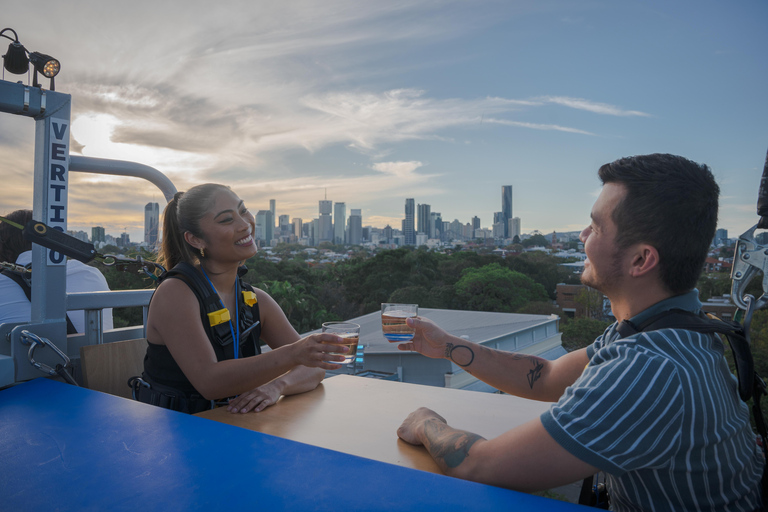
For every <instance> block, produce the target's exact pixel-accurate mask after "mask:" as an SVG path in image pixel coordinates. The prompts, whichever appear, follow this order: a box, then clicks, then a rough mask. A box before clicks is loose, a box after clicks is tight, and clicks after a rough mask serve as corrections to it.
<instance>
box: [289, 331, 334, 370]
mask: <svg viewBox="0 0 768 512" xmlns="http://www.w3.org/2000/svg"><path fill="white" fill-rule="evenodd" d="M342 343H344V338H342V337H341V336H336V335H335V334H328V333H318V334H310V335H309V336H307V337H305V338H301V339H300V340H298V341H295V342H294V343H291V344H290V345H287V347H290V349H291V350H293V355H294V359H295V361H296V364H297V365H303V366H308V367H310V368H322V369H323V370H338V369H339V368H341V364H338V363H336V362H334V361H338V362H341V361H343V360H344V356H342V355H341V354H342V353H346V352H349V347H348V346H345V345H342Z"/></svg>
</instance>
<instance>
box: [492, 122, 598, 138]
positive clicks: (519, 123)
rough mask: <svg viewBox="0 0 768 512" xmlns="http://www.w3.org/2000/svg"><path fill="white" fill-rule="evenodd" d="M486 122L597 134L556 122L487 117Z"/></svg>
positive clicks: (534, 128) (533, 128)
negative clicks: (541, 122) (528, 121)
mask: <svg viewBox="0 0 768 512" xmlns="http://www.w3.org/2000/svg"><path fill="white" fill-rule="evenodd" d="M484 122H486V123H495V124H503V125H506V126H519V127H521V128H531V129H532V130H554V131H558V132H568V133H579V134H582V135H595V134H594V133H592V132H588V131H586V130H579V129H578V128H569V127H567V126H560V125H556V124H540V123H525V122H522V121H509V120H507V119H493V118H490V119H485V120H484Z"/></svg>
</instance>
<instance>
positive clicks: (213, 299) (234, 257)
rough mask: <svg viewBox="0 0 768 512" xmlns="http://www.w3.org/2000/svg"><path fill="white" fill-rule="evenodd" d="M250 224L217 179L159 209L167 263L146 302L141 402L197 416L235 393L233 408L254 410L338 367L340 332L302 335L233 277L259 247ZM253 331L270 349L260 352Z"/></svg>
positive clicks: (272, 305) (234, 197) (138, 389)
mask: <svg viewBox="0 0 768 512" xmlns="http://www.w3.org/2000/svg"><path fill="white" fill-rule="evenodd" d="M254 227H255V225H254V218H253V215H251V213H250V212H249V211H248V209H247V208H246V207H245V205H244V204H243V201H242V200H240V198H239V197H238V196H237V195H236V194H235V193H234V192H232V191H231V190H230V189H229V188H228V187H225V186H223V185H216V184H205V185H199V186H197V187H194V188H192V189H190V190H189V191H187V192H186V193H184V192H179V193H177V194H176V196H175V197H174V198H173V200H172V201H171V202H169V203H168V205H167V206H166V208H165V212H164V218H163V242H162V247H161V250H160V262H161V263H162V264H163V265H164V266H165V267H166V268H167V269H171V270H170V271H169V272H168V273H167V275H166V277H165V278H164V279H163V280H162V281H161V284H160V285H159V286H158V288H157V290H156V291H155V293H154V295H153V297H152V301H151V303H150V307H149V315H148V318H147V341H148V342H149V343H148V348H147V355H146V357H145V359H144V374H143V375H142V379H139V380H138V383H136V384H134V390H135V391H136V392H137V398H138V399H139V400H141V401H143V402H148V403H153V404H155V405H161V406H164V407H167V408H171V409H175V410H181V411H183V412H190V413H194V412H198V411H200V410H205V409H207V408H210V407H211V405H210V403H211V402H210V401H214V400H220V399H225V398H227V397H233V396H236V398H233V399H231V400H230V401H229V405H228V409H229V411H230V412H232V413H236V412H240V413H246V412H248V411H251V410H254V411H256V412H258V411H261V410H263V409H264V408H266V407H268V406H270V405H272V404H274V403H275V402H277V400H278V398H280V396H281V395H290V394H296V393H302V392H304V391H309V390H311V389H314V388H315V387H317V385H318V384H319V383H320V381H321V380H322V379H323V376H324V375H325V372H324V370H334V369H338V368H340V367H341V365H340V364H335V363H334V361H341V360H343V357H342V356H340V355H331V354H330V353H331V352H335V353H337V354H338V353H339V352H345V351H346V350H345V349H344V348H342V347H340V346H339V345H338V343H339V342H340V341H341V338H339V337H338V336H334V335H330V334H313V335H311V336H307V337H306V338H301V339H300V337H299V334H298V333H297V332H296V330H295V329H294V328H293V327H292V326H291V324H290V323H289V322H288V319H287V318H286V317H285V314H284V313H283V311H282V310H281V309H280V307H279V306H278V305H277V303H276V302H275V301H274V300H273V299H272V298H271V297H270V296H269V295H268V294H267V293H265V292H264V291H262V290H259V289H252V288H251V287H250V286H249V285H246V284H245V283H243V282H242V281H241V280H240V278H239V275H238V270H239V268H240V266H241V264H242V263H243V262H244V261H245V260H247V259H248V258H250V257H251V256H253V255H254V254H256V244H255V242H254V240H253V230H254ZM204 288H207V289H208V292H207V295H206V293H203V292H201V290H202V289H204ZM254 292H255V299H256V301H254V300H253V299H254V296H253V294H254ZM254 302H255V303H254ZM211 311H213V312H211ZM208 313H210V314H208ZM227 317H229V318H227ZM254 324H255V328H254V329H253V331H252V332H251V333H250V334H248V335H247V336H244V331H245V330H246V329H247V328H248V327H249V326H254ZM259 330H260V332H259ZM259 335H260V336H259ZM259 337H261V339H263V340H264V341H265V342H266V343H267V344H268V345H269V346H270V347H271V348H272V350H271V351H270V352H267V353H265V354H262V355H258V354H259V352H260V349H259V347H258V339H259ZM241 338H242V339H241ZM249 339H250V341H249ZM254 342H255V343H254Z"/></svg>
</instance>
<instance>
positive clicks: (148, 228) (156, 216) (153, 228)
mask: <svg viewBox="0 0 768 512" xmlns="http://www.w3.org/2000/svg"><path fill="white" fill-rule="evenodd" d="M159 224H160V205H159V204H157V203H147V204H146V206H144V243H146V244H147V245H149V246H150V247H153V246H155V245H157V240H158V229H159V227H158V226H159Z"/></svg>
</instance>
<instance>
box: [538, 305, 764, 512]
mask: <svg viewBox="0 0 768 512" xmlns="http://www.w3.org/2000/svg"><path fill="white" fill-rule="evenodd" d="M673 308H679V309H685V310H688V311H693V312H698V310H699V309H700V308H701V303H700V302H699V300H698V292H697V291H696V290H694V291H692V292H689V293H687V294H684V295H679V296H677V297H672V298H670V299H667V300H665V301H662V302H660V303H658V304H656V305H654V306H652V307H651V308H649V309H647V310H645V311H643V312H642V313H641V314H639V315H637V316H635V317H634V318H632V321H633V322H634V323H635V324H639V323H642V322H643V321H644V320H645V319H647V318H649V317H650V316H651V315H656V314H658V313H661V312H663V311H666V310H668V309H673ZM723 348H724V347H723V344H722V342H721V340H720V339H719V338H718V337H716V336H712V335H707V334H700V333H697V332H693V331H686V330H681V329H663V330H658V331H649V332H642V333H639V334H636V335H633V336H630V337H628V338H624V339H621V337H620V336H619V334H618V333H617V332H616V324H613V325H611V326H610V327H609V328H608V329H606V331H605V333H603V335H602V336H600V337H599V338H598V339H597V340H595V342H594V343H593V344H592V345H591V346H589V347H588V348H587V355H588V356H589V358H590V361H589V365H588V366H587V367H586V369H585V370H584V373H583V374H582V375H581V377H580V378H579V379H578V380H577V381H576V382H575V383H574V384H573V385H572V386H570V387H569V388H568V389H567V390H566V392H565V394H563V396H562V397H561V398H560V400H559V401H558V402H557V404H555V405H553V406H552V407H551V408H550V410H549V411H547V412H546V413H544V414H543V415H542V416H541V421H542V423H543V424H544V427H545V428H546V429H547V431H548V432H549V434H550V435H551V436H552V437H553V438H554V439H555V440H556V441H557V442H558V443H559V444H560V445H561V446H563V447H564V448H565V449H566V450H568V451H569V452H570V453H572V454H573V455H575V456H576V457H578V458H579V459H581V460H583V461H584V462H587V463H588V464H591V465H593V466H595V467H597V468H600V469H601V470H602V471H604V472H605V473H606V479H607V484H608V491H609V493H610V496H611V510H620V511H638V510H644V511H645V510H654V511H664V510H669V511H683V510H711V511H715V510H717V511H726V510H733V511H744V512H747V511H751V510H755V509H757V508H759V506H760V491H759V485H760V476H761V474H762V468H763V458H762V454H761V453H760V451H759V449H758V447H757V444H756V442H755V434H754V433H753V432H752V429H751V426H750V424H749V410H748V408H747V405H746V404H745V403H744V402H742V401H741V400H740V399H739V395H738V390H737V381H736V377H735V376H733V374H731V372H730V370H729V369H728V364H727V362H726V360H725V358H724V357H723Z"/></svg>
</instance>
